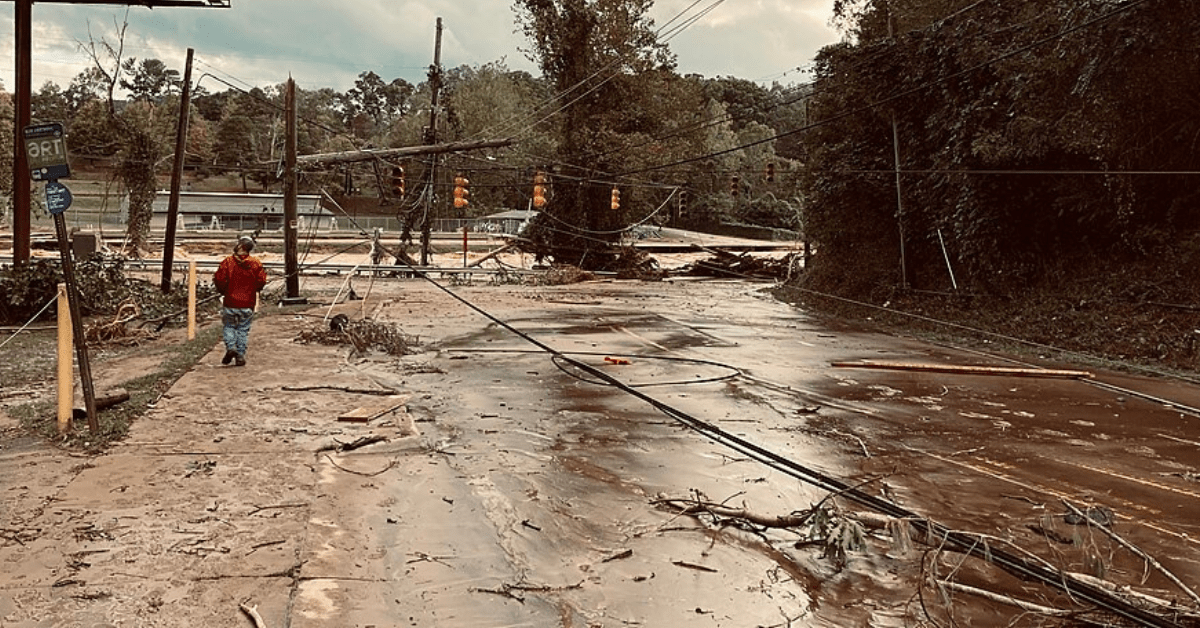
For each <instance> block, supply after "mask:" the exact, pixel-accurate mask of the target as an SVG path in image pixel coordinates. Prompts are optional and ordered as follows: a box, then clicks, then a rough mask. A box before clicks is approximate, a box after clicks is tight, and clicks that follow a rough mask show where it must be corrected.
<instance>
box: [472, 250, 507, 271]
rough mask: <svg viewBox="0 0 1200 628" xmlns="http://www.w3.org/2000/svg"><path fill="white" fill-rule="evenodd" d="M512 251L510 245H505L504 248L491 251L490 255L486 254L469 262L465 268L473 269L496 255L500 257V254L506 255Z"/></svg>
mask: <svg viewBox="0 0 1200 628" xmlns="http://www.w3.org/2000/svg"><path fill="white" fill-rule="evenodd" d="M512 249H513V245H512V244H505V245H504V246H502V247H500V248H498V249H496V250H494V251H492V252H491V253H488V254H487V255H484V256H483V257H481V258H479V259H477V260H475V261H473V262H471V263H470V264H467V268H475V267H476V266H479V265H481V264H483V263H484V262H486V261H488V260H490V259H492V258H494V257H496V256H497V255H500V254H502V253H507V252H508V251H511V250H512Z"/></svg>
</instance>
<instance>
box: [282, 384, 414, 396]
mask: <svg viewBox="0 0 1200 628" xmlns="http://www.w3.org/2000/svg"><path fill="white" fill-rule="evenodd" d="M280 390H285V391H287V392H305V391H312V390H336V391H340V392H347V393H354V394H356V395H379V396H384V397H386V396H390V395H396V394H399V392H400V391H398V390H393V389H391V388H348V387H346V386H284V387H283V388H281V389H280Z"/></svg>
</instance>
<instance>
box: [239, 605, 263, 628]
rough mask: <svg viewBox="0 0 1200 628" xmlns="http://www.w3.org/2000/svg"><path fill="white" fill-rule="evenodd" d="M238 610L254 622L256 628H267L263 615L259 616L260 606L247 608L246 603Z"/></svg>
mask: <svg viewBox="0 0 1200 628" xmlns="http://www.w3.org/2000/svg"><path fill="white" fill-rule="evenodd" d="M238 608H240V609H242V612H243V613H245V614H246V615H248V616H249V617H250V619H251V620H253V621H254V626H255V628H267V624H266V623H265V622H264V621H263V618H262V615H259V614H258V605H257V604H255V605H254V606H247V605H246V603H245V602H242V603H241V604H238Z"/></svg>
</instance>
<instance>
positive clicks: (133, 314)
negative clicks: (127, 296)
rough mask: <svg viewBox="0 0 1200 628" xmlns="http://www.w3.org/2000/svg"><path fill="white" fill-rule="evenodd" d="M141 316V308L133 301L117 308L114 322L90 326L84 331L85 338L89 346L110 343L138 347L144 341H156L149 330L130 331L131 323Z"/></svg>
mask: <svg viewBox="0 0 1200 628" xmlns="http://www.w3.org/2000/svg"><path fill="white" fill-rule="evenodd" d="M141 316H142V308H141V306H139V305H138V304H137V303H136V302H135V301H133V300H132V299H131V300H129V301H126V302H125V303H122V304H121V306H120V307H118V308H117V314H116V316H115V317H114V318H113V320H111V321H109V322H107V323H96V324H94V325H89V326H88V327H87V329H85V330H84V337H85V338H87V341H88V343H89V344H92V343H109V344H123V345H136V344H138V343H139V342H141V341H142V340H152V339H154V338H155V334H154V332H152V331H150V330H148V329H142V328H138V329H132V330H131V329H129V326H128V325H129V323H130V322H132V321H134V320H136V319H138V318H140V317H141Z"/></svg>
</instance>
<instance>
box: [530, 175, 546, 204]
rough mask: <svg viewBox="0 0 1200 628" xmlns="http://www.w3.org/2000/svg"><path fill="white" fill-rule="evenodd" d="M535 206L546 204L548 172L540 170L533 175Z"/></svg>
mask: <svg viewBox="0 0 1200 628" xmlns="http://www.w3.org/2000/svg"><path fill="white" fill-rule="evenodd" d="M533 206H534V207H536V208H538V209H541V208H543V207H545V206H546V174H545V173H544V172H542V171H540V170H539V171H538V172H537V173H535V174H534V175H533Z"/></svg>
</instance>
